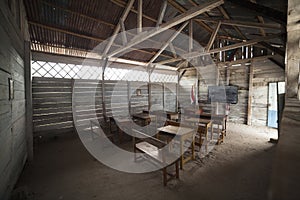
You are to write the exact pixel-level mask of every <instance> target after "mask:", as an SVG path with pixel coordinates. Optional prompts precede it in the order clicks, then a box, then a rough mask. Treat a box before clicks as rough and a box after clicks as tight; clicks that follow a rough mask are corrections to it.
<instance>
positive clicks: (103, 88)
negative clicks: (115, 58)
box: [102, 58, 108, 121]
mask: <svg viewBox="0 0 300 200" xmlns="http://www.w3.org/2000/svg"><path fill="white" fill-rule="evenodd" d="M107 64H108V58H106V59H105V60H104V65H103V66H102V113H103V118H104V120H105V121H106V120H107V116H106V105H105V82H104V81H105V70H106V67H107Z"/></svg>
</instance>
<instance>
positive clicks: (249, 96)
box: [247, 62, 253, 126]
mask: <svg viewBox="0 0 300 200" xmlns="http://www.w3.org/2000/svg"><path fill="white" fill-rule="evenodd" d="M252 96H253V62H251V65H250V67H249V93H248V112H247V113H248V117H247V125H249V126H251V124H252V123H251V121H252Z"/></svg>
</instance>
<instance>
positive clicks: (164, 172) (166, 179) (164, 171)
mask: <svg viewBox="0 0 300 200" xmlns="http://www.w3.org/2000/svg"><path fill="white" fill-rule="evenodd" d="M167 181H168V174H167V167H164V168H163V182H164V186H166V185H167Z"/></svg>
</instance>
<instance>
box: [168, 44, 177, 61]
mask: <svg viewBox="0 0 300 200" xmlns="http://www.w3.org/2000/svg"><path fill="white" fill-rule="evenodd" d="M169 47H170V49H171V52H172V54H173V57H174V58H177V54H176V50H175V48H174V45H173V44H172V42H171V43H170V44H169Z"/></svg>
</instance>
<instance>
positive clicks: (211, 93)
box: [208, 86, 238, 104]
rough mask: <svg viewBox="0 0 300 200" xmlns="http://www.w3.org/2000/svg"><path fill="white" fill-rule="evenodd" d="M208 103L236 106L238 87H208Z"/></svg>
mask: <svg viewBox="0 0 300 200" xmlns="http://www.w3.org/2000/svg"><path fill="white" fill-rule="evenodd" d="M208 101H209V102H219V103H231V104H236V103H237V102H238V87H237V86H208Z"/></svg>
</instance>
